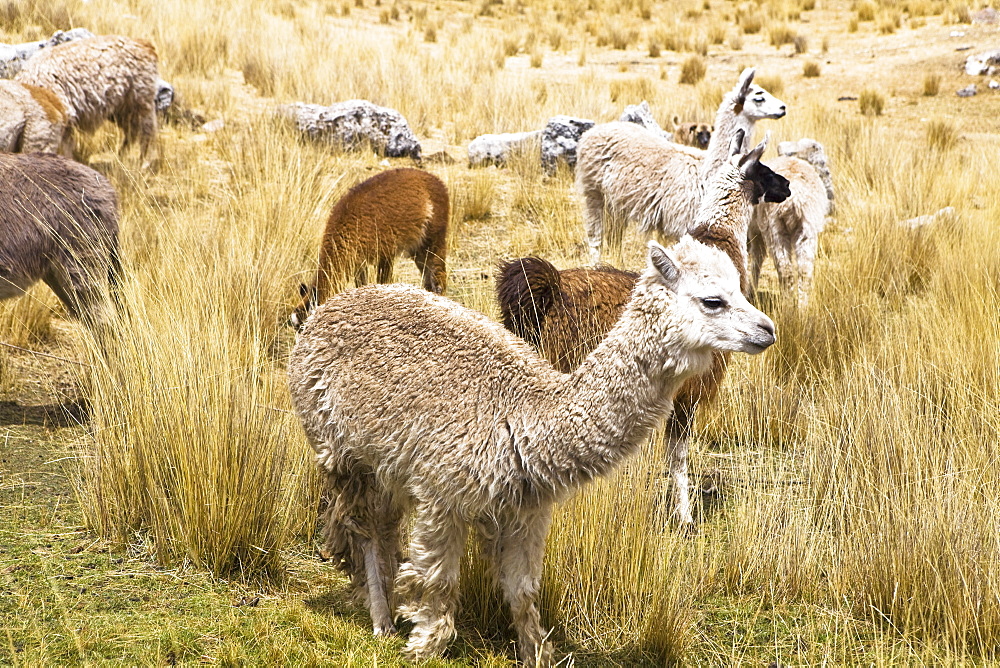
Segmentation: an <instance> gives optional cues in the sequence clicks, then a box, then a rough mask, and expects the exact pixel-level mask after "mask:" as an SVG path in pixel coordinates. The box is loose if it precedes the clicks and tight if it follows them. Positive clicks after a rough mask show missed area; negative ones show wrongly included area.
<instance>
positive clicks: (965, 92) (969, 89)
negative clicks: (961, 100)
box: [955, 84, 979, 97]
mask: <svg viewBox="0 0 1000 668" xmlns="http://www.w3.org/2000/svg"><path fill="white" fill-rule="evenodd" d="M977 92H979V91H977V90H976V84H969V85H968V86H966V87H965V88H962V89H961V90H959V91H957V92H956V93H955V95H958V96H959V97H972V96H973V95H975V94H976V93H977Z"/></svg>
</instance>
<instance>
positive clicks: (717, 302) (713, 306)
mask: <svg viewBox="0 0 1000 668" xmlns="http://www.w3.org/2000/svg"><path fill="white" fill-rule="evenodd" d="M701 304H702V306H704V307H705V308H707V309H708V310H709V311H718V310H720V309H721V308H722V307H724V306H725V305H726V302H725V300H722V299H719V298H718V297H707V298H705V299H702V300H701Z"/></svg>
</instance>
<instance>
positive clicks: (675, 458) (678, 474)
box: [666, 401, 697, 531]
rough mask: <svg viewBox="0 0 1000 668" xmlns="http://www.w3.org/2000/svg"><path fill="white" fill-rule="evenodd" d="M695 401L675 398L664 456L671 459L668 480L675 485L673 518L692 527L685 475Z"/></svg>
mask: <svg viewBox="0 0 1000 668" xmlns="http://www.w3.org/2000/svg"><path fill="white" fill-rule="evenodd" d="M696 407H697V404H694V405H689V403H688V402H686V401H684V402H682V401H675V402H674V412H673V413H671V415H670V417H669V418H667V431H666V437H667V457H668V459H669V462H670V479H671V480H672V481H673V484H674V518H675V519H676V520H677V523H678V524H679V525H680V526H681V528H682V529H684V530H686V531H690V530H693V529H694V517H693V515H692V514H691V496H690V495H691V491H690V487H691V483H690V480H689V478H688V446H689V443H690V440H691V430H692V428H693V427H694V415H695V409H696Z"/></svg>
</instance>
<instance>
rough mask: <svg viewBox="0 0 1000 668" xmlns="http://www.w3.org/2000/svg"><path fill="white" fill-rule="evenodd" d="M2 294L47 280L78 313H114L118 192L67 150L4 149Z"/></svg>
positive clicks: (0, 174)
mask: <svg viewBox="0 0 1000 668" xmlns="http://www.w3.org/2000/svg"><path fill="white" fill-rule="evenodd" d="M0 239H3V243H0V299H8V298H10V297H16V296H19V295H22V294H24V292H25V291H26V290H27V289H28V288H29V287H31V286H32V285H33V284H34V283H35V282H36V281H39V280H41V281H45V283H46V284H47V285H48V286H49V287H50V288H52V291H53V292H55V293H56V295H57V296H58V297H59V299H60V300H61V301H62V302H63V304H65V305H66V308H67V309H68V310H69V312H70V314H71V315H74V316H76V317H79V318H81V319H82V320H83V321H84V323H85V324H87V325H89V326H91V327H95V326H101V325H104V324H107V323H108V322H109V321H110V320H112V319H113V318H114V307H113V305H112V303H111V301H110V289H111V287H112V286H113V284H114V281H115V278H116V276H117V274H118V270H119V264H118V198H117V196H116V195H115V191H114V188H113V187H112V186H111V184H110V183H109V182H108V180H107V179H106V178H104V177H103V176H102V175H101V174H99V173H97V172H95V171H94V170H92V169H90V168H89V167H85V166H84V165H81V164H79V163H76V162H73V161H72V160H67V159H66V158H63V157H61V156H57V155H51V154H44V153H34V154H0Z"/></svg>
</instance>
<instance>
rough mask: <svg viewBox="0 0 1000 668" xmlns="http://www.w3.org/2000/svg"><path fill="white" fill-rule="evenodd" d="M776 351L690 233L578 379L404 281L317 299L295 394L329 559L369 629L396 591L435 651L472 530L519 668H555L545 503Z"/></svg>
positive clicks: (295, 360) (719, 259) (655, 251)
mask: <svg viewBox="0 0 1000 668" xmlns="http://www.w3.org/2000/svg"><path fill="white" fill-rule="evenodd" d="M773 342H774V326H773V324H772V323H771V321H770V320H769V319H768V318H767V316H765V315H764V314H763V313H761V312H760V311H758V310H757V309H755V308H754V307H752V306H751V305H750V304H749V302H747V300H746V299H745V298H744V297H743V295H742V294H741V292H740V278H739V274H738V273H737V271H736V269H735V268H734V267H733V264H732V262H731V261H730V260H729V258H728V257H727V256H726V255H725V254H724V253H723V252H721V251H719V250H717V249H714V248H710V247H708V246H705V245H703V244H701V243H699V242H697V241H694V240H693V239H691V238H689V237H685V238H683V239H682V240H681V241H680V242H679V243H678V244H677V245H675V246H674V247H673V248H671V249H669V250H668V249H665V248H663V247H662V246H659V245H658V244H656V243H654V242H650V246H649V255H648V262H647V268H646V271H645V272H644V273H643V274H642V275H641V276H640V278H639V280H638V281H637V283H636V286H635V288H634V290H633V292H632V295H631V298H630V299H629V302H628V304H627V306H626V308H625V310H624V313H623V314H622V317H621V319H620V320H619V321H618V323H617V324H616V325H615V327H614V328H613V329H612V330H611V332H610V333H609V334H608V336H607V337H606V338H605V339H604V341H603V342H602V343H601V344H600V345H599V346H598V347H597V348H596V349H595V350H594V351H593V352H592V353H591V354H590V356H589V357H588V358H587V359H586V360H585V361H584V362H583V364H582V365H581V366H580V367H579V368H578V369H577V370H576V371H575V372H573V373H572V374H565V373H562V372H559V371H556V370H555V369H553V368H552V366H551V365H550V364H549V363H548V362H546V361H545V360H543V359H542V358H540V357H539V356H538V354H537V353H536V352H535V351H534V350H532V349H531V348H530V347H529V346H528V344H526V343H525V342H524V341H522V340H521V339H519V338H517V337H516V336H514V335H513V334H511V333H510V332H508V331H507V330H505V329H504V328H503V327H502V326H501V325H500V324H498V323H496V322H493V321H492V320H490V319H488V318H486V317H485V316H484V315H482V314H480V313H478V312H476V311H472V310H470V309H468V308H465V307H463V306H460V305H458V304H456V303H455V302H452V301H450V300H448V299H446V298H443V297H440V296H437V295H433V294H431V293H428V292H426V291H423V290H419V289H417V288H415V287H411V286H407V285H369V286H366V287H362V288H357V289H354V290H349V291H347V292H343V293H340V294H339V295H336V296H334V297H332V298H331V299H329V300H328V301H326V302H325V303H324V304H323V305H322V306H320V307H319V309H318V310H317V311H316V313H315V314H314V315H313V317H312V318H310V319H309V320H308V321H307V322H306V324H305V327H304V328H303V330H302V332H301V334H300V335H299V338H298V340H297V341H296V344H295V347H294V349H293V350H292V354H291V357H290V360H289V366H288V374H289V384H290V388H291V394H292V401H293V404H294V406H295V411H296V413H297V414H298V415H299V417H300V419H301V420H302V425H303V427H304V429H305V432H306V435H307V436H308V438H309V441H310V442H311V443H312V446H313V447H314V448H315V450H316V453H317V462H318V463H319V466H320V467H321V469H322V470H323V471H324V472H325V473H326V474H327V476H328V480H329V483H330V486H331V489H332V490H333V494H334V499H333V501H332V502H331V504H330V506H329V510H328V512H327V516H326V529H325V530H326V540H327V551H328V552H329V553H330V554H332V555H333V557H334V559H335V561H336V562H337V563H338V564H339V565H340V567H341V568H342V569H343V570H344V571H345V572H346V573H347V574H349V575H350V577H351V580H352V582H353V584H354V586H355V587H356V590H357V592H358V594H359V596H361V597H362V598H363V599H364V600H365V601H366V603H367V606H368V609H369V611H370V613H371V617H372V623H373V628H374V631H375V633H376V635H382V634H389V633H392V632H394V630H395V626H394V623H393V622H394V620H393V614H392V607H391V605H390V601H392V600H393V599H394V583H395V590H396V592H395V593H397V594H398V595H399V597H400V598H401V602H402V605H401V606H400V607H399V612H400V613H401V614H402V615H403V616H404V617H405V618H406V619H408V620H410V621H412V622H413V624H414V626H413V630H412V631H411V633H410V638H409V642H408V644H407V645H406V649H405V652H406V654H407V655H408V657H409V658H411V659H415V660H419V659H424V658H427V657H431V656H436V655H439V654H440V653H441V652H442V651H443V650H444V649H445V647H446V646H447V644H448V642H449V641H450V640H451V639H452V638H453V636H454V635H455V622H454V615H455V609H456V606H457V603H458V581H459V562H460V560H461V558H462V554H463V553H464V551H465V539H466V535H467V531H468V529H469V527H470V526H471V527H474V528H475V531H476V533H477V534H478V537H479V539H480V541H481V542H482V544H483V554H485V555H487V556H488V558H489V559H490V561H491V565H492V568H493V572H494V575H495V576H496V578H497V579H498V581H499V584H500V587H501V589H502V591H503V594H504V597H505V599H506V601H507V603H508V604H509V605H510V607H511V612H512V617H513V620H514V628H515V629H516V631H517V636H518V655H519V658H520V660H521V661H523V662H525V663H528V664H530V665H536V664H542V665H550V664H551V662H552V648H551V646H550V644H549V643H548V642H547V641H546V632H545V630H544V629H543V628H542V626H541V621H540V616H539V610H538V603H537V599H538V593H539V586H540V580H541V574H542V560H543V555H544V549H545V538H546V535H547V534H548V531H549V524H550V520H551V514H552V506H553V504H554V503H556V502H557V501H559V500H561V499H565V498H566V497H567V496H569V495H570V494H571V493H572V492H573V491H574V490H576V489H577V488H579V487H580V486H581V485H583V484H585V483H586V482H588V481H590V480H592V479H593V478H595V477H597V476H601V475H604V474H607V473H608V472H610V471H611V470H613V469H614V468H615V467H616V466H617V465H618V464H619V463H620V462H622V461H623V460H624V459H625V458H626V457H628V456H629V455H631V454H633V453H634V452H635V451H636V450H637V449H638V448H639V447H640V445H641V444H643V443H645V442H646V440H647V439H648V437H649V435H650V433H651V431H652V429H653V428H654V427H655V426H656V424H657V423H658V422H660V421H661V420H662V419H663V417H664V416H665V415H666V414H667V413H668V412H669V411H670V398H671V397H672V396H673V394H674V392H676V390H677V388H678V387H679V386H680V384H681V383H682V382H683V381H684V380H685V379H686V378H689V377H691V376H692V375H694V374H698V373H702V372H704V371H705V370H706V369H708V368H709V366H710V365H711V364H712V359H713V353H714V352H716V351H718V350H731V351H743V352H747V353H752V354H753V353H759V352H761V351H763V350H764V349H765V348H767V347H768V346H769V345H771V344H772V343H773ZM414 507H415V510H416V519H415V521H414V523H413V525H412V530H411V534H410V548H409V555H408V557H409V560H408V561H407V562H406V563H404V564H402V565H401V566H400V565H399V555H400V551H401V547H400V531H401V527H402V526H403V525H404V523H405V521H406V519H405V518H406V516H407V514H408V512H409V510H410V509H411V508H414ZM397 570H398V576H397Z"/></svg>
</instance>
